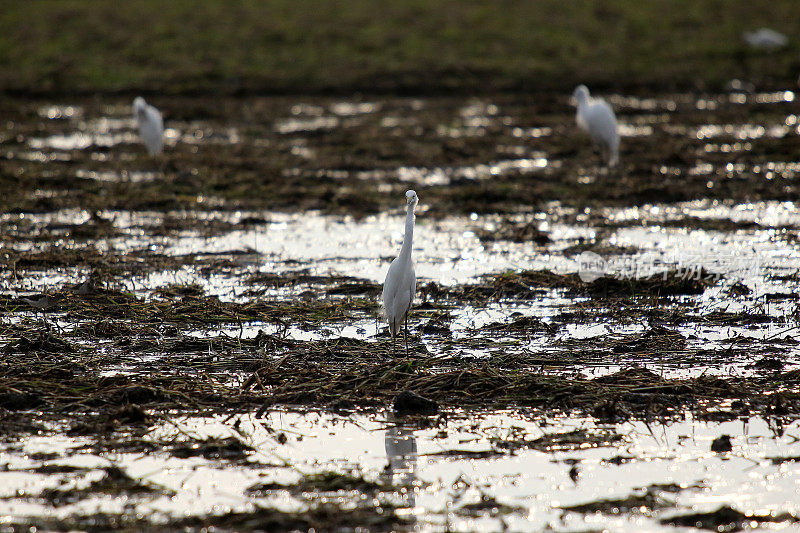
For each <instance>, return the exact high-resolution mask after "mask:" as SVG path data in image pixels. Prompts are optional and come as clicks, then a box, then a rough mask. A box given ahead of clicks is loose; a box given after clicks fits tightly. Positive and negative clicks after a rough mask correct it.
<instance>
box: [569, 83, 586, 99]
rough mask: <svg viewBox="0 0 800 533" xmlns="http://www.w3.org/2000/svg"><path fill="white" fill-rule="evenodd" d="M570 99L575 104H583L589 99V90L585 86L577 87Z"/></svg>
mask: <svg viewBox="0 0 800 533" xmlns="http://www.w3.org/2000/svg"><path fill="white" fill-rule="evenodd" d="M572 97H573V98H574V99H575V101H576V102H577V103H581V102H585V101H586V100H588V99H589V88H588V87H586V85H578V86H577V87H576V88H575V91H574V92H573V93H572Z"/></svg>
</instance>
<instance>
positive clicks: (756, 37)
mask: <svg viewBox="0 0 800 533" xmlns="http://www.w3.org/2000/svg"><path fill="white" fill-rule="evenodd" d="M742 39H744V42H746V43H747V44H748V45H749V46H751V47H752V48H757V49H759V50H777V49H778V48H783V47H784V46H786V45H787V44H789V39H788V38H787V37H786V36H785V35H784V34H782V33H780V32H777V31H775V30H771V29H769V28H760V29H758V30H756V31H746V32H744V33H743V34H742Z"/></svg>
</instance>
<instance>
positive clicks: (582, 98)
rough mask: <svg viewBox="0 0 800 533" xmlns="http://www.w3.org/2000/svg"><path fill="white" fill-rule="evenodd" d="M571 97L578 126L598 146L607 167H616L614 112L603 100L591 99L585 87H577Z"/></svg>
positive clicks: (616, 145)
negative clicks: (575, 104) (575, 110)
mask: <svg viewBox="0 0 800 533" xmlns="http://www.w3.org/2000/svg"><path fill="white" fill-rule="evenodd" d="M572 96H573V97H574V98H575V101H576V103H577V106H578V111H577V114H576V119H577V121H578V126H580V128H581V129H582V130H584V131H586V132H588V133H589V136H590V137H591V138H592V142H594V143H595V144H597V145H599V146H600V148H601V149H602V150H603V152H604V154H605V156H606V157H607V159H608V166H610V167H613V166H616V164H617V163H618V162H619V131H618V129H617V117H616V116H614V110H613V109H611V106H610V105H608V102H606V101H605V100H603V99H601V98H591V97H590V96H589V89H587V88H586V86H585V85H579V86H578V88H577V89H575V92H574V93H572Z"/></svg>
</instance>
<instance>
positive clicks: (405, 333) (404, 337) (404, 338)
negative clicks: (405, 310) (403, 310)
mask: <svg viewBox="0 0 800 533" xmlns="http://www.w3.org/2000/svg"><path fill="white" fill-rule="evenodd" d="M405 322H406V327H405V329H404V330H403V340H404V341H406V357H408V314H406V320H405Z"/></svg>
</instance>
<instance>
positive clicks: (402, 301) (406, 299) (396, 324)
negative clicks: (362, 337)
mask: <svg viewBox="0 0 800 533" xmlns="http://www.w3.org/2000/svg"><path fill="white" fill-rule="evenodd" d="M417 202H419V198H417V193H416V192H414V191H408V192H406V206H407V209H408V211H407V212H406V233H405V236H404V237H403V247H402V248H401V249H400V255H398V256H397V257H396V258H395V259H394V261H392V264H391V265H390V266H389V272H387V273H386V281H384V282H383V307H384V309H385V310H386V319H387V320H388V322H389V332H390V333H391V335H392V351H394V338H395V337H396V336H397V332H398V331H399V330H400V327H401V326H402V324H403V322H405V325H406V328H405V331H404V332H403V338H404V339H405V342H406V353H408V310H409V309H411V302H413V300H414V292H415V291H416V288H417V278H416V276H415V274H414V260H413V259H412V258H411V246H412V243H413V240H414V208H415V207H417Z"/></svg>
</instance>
